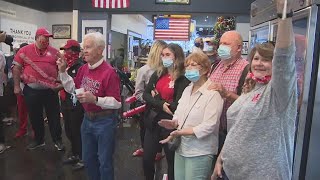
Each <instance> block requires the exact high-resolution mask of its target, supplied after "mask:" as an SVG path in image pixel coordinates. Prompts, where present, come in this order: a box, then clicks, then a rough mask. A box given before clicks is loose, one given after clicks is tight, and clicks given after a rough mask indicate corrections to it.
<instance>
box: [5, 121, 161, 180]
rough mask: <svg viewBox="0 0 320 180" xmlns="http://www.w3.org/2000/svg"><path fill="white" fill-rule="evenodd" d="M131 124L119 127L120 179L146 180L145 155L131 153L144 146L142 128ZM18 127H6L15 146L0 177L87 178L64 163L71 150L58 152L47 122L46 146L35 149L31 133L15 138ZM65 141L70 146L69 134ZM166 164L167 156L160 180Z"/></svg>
mask: <svg viewBox="0 0 320 180" xmlns="http://www.w3.org/2000/svg"><path fill="white" fill-rule="evenodd" d="M131 124H132V125H130V126H129V127H122V126H121V127H119V128H118V132H117V143H116V151H115V155H114V164H115V179H116V180H143V171H142V159H141V158H138V157H132V155H131V154H132V152H133V151H134V150H135V149H137V148H139V146H140V141H139V129H138V128H137V126H136V124H135V123H131ZM16 130H17V124H13V125H11V126H7V127H6V138H7V144H8V145H11V146H12V147H11V148H10V149H8V150H7V151H6V152H5V153H4V154H1V155H0V180H86V175H85V172H84V171H78V172H72V170H71V167H69V166H63V165H62V163H61V162H62V160H63V159H64V158H65V157H66V154H67V153H68V151H66V152H58V151H57V150H56V149H55V148H54V146H53V143H52V141H51V137H50V134H49V132H48V127H47V126H46V138H45V139H46V146H45V147H44V148H43V149H36V150H33V151H27V150H26V148H25V147H26V145H27V144H28V140H29V139H30V137H29V136H26V137H23V138H21V139H18V140H17V139H14V138H13V137H14V133H15V131H16ZM63 141H64V143H65V144H66V146H67V148H69V147H70V146H69V143H68V141H67V139H66V137H65V134H63ZM165 164H166V163H165V160H162V162H160V163H157V164H156V166H157V169H158V173H157V175H156V180H158V179H162V178H161V177H162V174H163V173H162V172H164V171H165V168H166V167H165ZM162 165H163V166H162Z"/></svg>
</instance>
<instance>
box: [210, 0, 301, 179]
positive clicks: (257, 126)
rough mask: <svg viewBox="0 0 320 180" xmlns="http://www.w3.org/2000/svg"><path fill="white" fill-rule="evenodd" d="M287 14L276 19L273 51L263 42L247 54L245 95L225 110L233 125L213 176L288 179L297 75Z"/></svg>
mask: <svg viewBox="0 0 320 180" xmlns="http://www.w3.org/2000/svg"><path fill="white" fill-rule="evenodd" d="M291 2H292V0H288V6H287V7H288V11H287V12H291ZM284 6H285V5H284V0H277V9H278V13H282V10H283V7H284ZM281 15H282V14H280V16H281ZM291 16H292V14H290V13H289V14H287V18H283V19H279V26H278V32H277V41H276V45H275V49H274V47H273V45H271V44H267V43H265V44H261V45H257V46H256V47H255V48H254V49H253V50H252V52H251V56H250V57H251V58H250V61H251V62H250V63H251V66H250V67H251V69H250V71H251V73H249V76H248V79H247V80H246V83H245V84H244V87H243V94H242V95H241V96H240V97H239V98H238V99H237V100H236V101H235V102H234V103H233V104H232V106H231V107H230V108H229V109H228V111H227V120H228V121H227V122H228V126H230V127H231V128H230V127H229V132H228V135H227V138H226V141H225V143H224V146H223V149H222V151H221V153H220V155H219V158H218V160H217V162H216V165H215V169H214V173H213V175H212V179H217V178H218V177H220V178H221V177H222V178H223V179H230V180H238V179H239V180H246V179H248V180H249V179H250V180H251V179H255V180H260V179H263V180H269V179H272V180H290V179H291V177H292V164H293V149H294V133H295V120H296V115H297V77H296V70H295V62H294V57H295V56H294V55H295V53H294V51H295V42H294V38H293V28H292V18H291ZM273 50H274V54H273V53H272V52H273Z"/></svg>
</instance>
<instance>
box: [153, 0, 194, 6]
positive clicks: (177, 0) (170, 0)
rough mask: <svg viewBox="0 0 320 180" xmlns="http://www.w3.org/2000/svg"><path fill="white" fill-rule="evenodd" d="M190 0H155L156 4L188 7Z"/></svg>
mask: <svg viewBox="0 0 320 180" xmlns="http://www.w3.org/2000/svg"><path fill="white" fill-rule="evenodd" d="M190 1H191V0H156V4H181V5H189V4H190Z"/></svg>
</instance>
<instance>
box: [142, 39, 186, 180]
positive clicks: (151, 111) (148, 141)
mask: <svg viewBox="0 0 320 180" xmlns="http://www.w3.org/2000/svg"><path fill="white" fill-rule="evenodd" d="M161 54H162V55H161V58H162V66H161V67H159V68H158V70H157V71H156V72H155V73H153V74H152V76H151V78H150V80H149V83H148V85H147V87H146V89H145V91H144V93H143V99H144V100H145V101H146V104H147V107H146V112H145V121H144V122H145V127H146V132H145V138H144V154H143V169H144V174H145V178H146V180H153V178H154V172H155V170H154V162H155V156H156V153H157V147H158V146H159V141H160V140H161V139H165V138H167V137H168V136H169V134H170V132H171V131H170V130H167V129H165V128H162V127H160V126H159V125H158V123H157V122H158V121H160V120H161V119H171V118H172V115H173V113H174V112H175V110H176V108H177V105H178V101H179V99H180V97H181V95H182V92H183V90H184V89H185V87H187V86H188V85H189V83H190V81H189V80H188V79H186V78H185V76H184V59H185V58H184V53H183V50H182V48H181V47H180V46H179V45H177V44H169V45H167V46H166V47H165V48H164V49H163V50H162V53H161ZM163 149H164V152H165V154H166V159H167V163H168V173H167V174H168V178H169V180H173V179H174V176H173V174H174V170H173V161H174V151H170V150H169V149H168V146H167V145H164V146H163Z"/></svg>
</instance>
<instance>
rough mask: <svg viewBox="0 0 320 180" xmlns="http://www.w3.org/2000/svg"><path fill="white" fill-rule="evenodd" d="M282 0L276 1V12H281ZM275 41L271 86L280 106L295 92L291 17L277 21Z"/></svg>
mask: <svg viewBox="0 0 320 180" xmlns="http://www.w3.org/2000/svg"><path fill="white" fill-rule="evenodd" d="M291 2H292V0H288V6H287V12H291V11H292V10H291ZM284 7H285V5H284V0H278V1H277V10H278V13H281V14H282V13H283V11H282V10H283V8H284ZM278 24H279V25H278V32H277V41H276V45H275V53H274V59H273V62H272V63H273V64H272V80H271V83H272V88H273V90H274V92H275V95H276V99H277V100H278V102H279V103H280V105H281V107H285V106H286V105H287V104H288V101H289V99H290V98H291V97H292V95H293V94H294V93H296V87H297V78H296V69H295V62H294V58H295V53H294V51H295V43H294V35H293V28H292V18H291V17H288V18H286V19H280V18H279V23H278Z"/></svg>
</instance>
